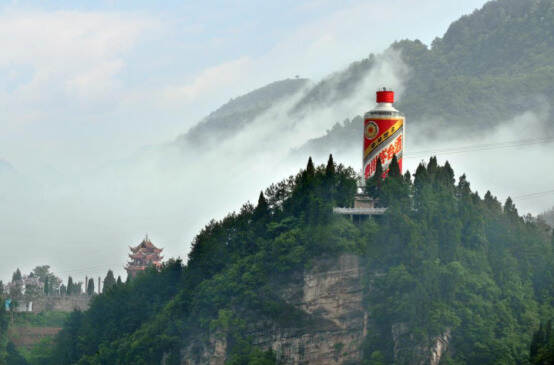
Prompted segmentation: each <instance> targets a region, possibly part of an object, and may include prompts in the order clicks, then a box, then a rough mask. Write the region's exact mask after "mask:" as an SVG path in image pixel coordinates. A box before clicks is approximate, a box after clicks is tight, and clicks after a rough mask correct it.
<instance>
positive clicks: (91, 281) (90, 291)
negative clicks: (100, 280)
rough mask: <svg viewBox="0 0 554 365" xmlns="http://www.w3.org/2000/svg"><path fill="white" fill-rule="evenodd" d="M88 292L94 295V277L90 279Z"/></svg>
mask: <svg viewBox="0 0 554 365" xmlns="http://www.w3.org/2000/svg"><path fill="white" fill-rule="evenodd" d="M87 294H88V295H93V294H94V279H93V278H90V279H88V284H87Z"/></svg>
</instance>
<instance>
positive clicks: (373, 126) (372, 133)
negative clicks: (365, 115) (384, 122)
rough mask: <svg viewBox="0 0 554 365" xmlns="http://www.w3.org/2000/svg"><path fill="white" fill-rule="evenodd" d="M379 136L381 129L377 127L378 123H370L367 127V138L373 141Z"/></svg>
mask: <svg viewBox="0 0 554 365" xmlns="http://www.w3.org/2000/svg"><path fill="white" fill-rule="evenodd" d="M377 134H379V127H378V126H377V123H375V122H374V121H370V122H369V123H367V125H366V126H365V138H367V139H373V138H375V137H376V136H377Z"/></svg>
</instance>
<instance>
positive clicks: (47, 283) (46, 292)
mask: <svg viewBox="0 0 554 365" xmlns="http://www.w3.org/2000/svg"><path fill="white" fill-rule="evenodd" d="M49 294H50V280H48V276H47V277H46V279H44V295H47V296H48V295H49Z"/></svg>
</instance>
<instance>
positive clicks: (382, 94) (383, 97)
mask: <svg viewBox="0 0 554 365" xmlns="http://www.w3.org/2000/svg"><path fill="white" fill-rule="evenodd" d="M377 102H378V103H394V91H391V90H381V91H377Z"/></svg>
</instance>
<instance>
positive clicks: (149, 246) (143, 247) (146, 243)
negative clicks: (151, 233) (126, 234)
mask: <svg viewBox="0 0 554 365" xmlns="http://www.w3.org/2000/svg"><path fill="white" fill-rule="evenodd" d="M129 248H130V249H131V251H132V252H133V253H137V252H139V251H146V252H148V251H151V252H156V253H160V252H162V251H163V248H157V247H156V246H155V245H154V244H153V243H152V241H150V238H148V235H146V237H144V239H143V240H142V242H141V243H139V244H138V245H137V246H135V247H132V246H129Z"/></svg>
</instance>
